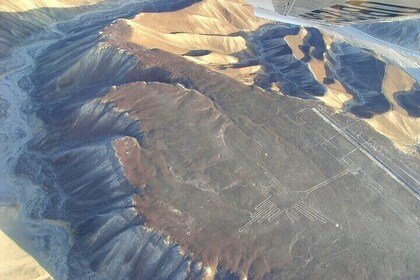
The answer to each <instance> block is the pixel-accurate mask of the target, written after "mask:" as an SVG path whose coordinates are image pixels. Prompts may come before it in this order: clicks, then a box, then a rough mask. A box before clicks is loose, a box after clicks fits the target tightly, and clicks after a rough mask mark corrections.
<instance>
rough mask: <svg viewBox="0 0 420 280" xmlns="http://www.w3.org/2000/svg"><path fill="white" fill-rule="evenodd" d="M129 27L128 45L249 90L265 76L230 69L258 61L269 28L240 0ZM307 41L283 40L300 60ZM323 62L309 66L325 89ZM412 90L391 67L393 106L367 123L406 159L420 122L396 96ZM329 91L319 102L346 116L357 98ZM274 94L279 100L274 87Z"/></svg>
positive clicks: (255, 68) (148, 18)
mask: <svg viewBox="0 0 420 280" xmlns="http://www.w3.org/2000/svg"><path fill="white" fill-rule="evenodd" d="M125 22H126V24H127V25H128V26H130V27H131V31H130V32H131V35H130V36H128V38H127V40H128V41H129V42H131V43H134V44H137V45H141V46H144V47H146V48H150V49H153V48H158V49H162V50H165V51H169V52H171V53H174V54H177V55H182V56H184V57H186V58H187V59H189V60H191V61H193V62H196V63H198V64H201V65H206V66H207V67H210V68H211V69H212V70H215V71H218V72H221V73H223V74H225V75H228V76H231V77H233V78H235V79H237V80H240V81H242V82H244V83H245V84H248V85H252V84H254V78H255V77H256V75H257V74H259V73H265V72H266V71H267V69H265V68H264V67H263V66H262V65H259V64H257V65H251V66H249V65H244V66H235V67H232V66H233V64H236V63H239V62H241V61H245V60H247V59H250V58H252V57H253V56H255V55H256V54H255V53H253V50H252V49H251V48H250V44H251V42H250V36H251V35H250V34H251V33H250V32H252V31H255V30H257V29H258V28H261V27H262V26H264V25H265V24H267V23H270V21H268V20H264V19H260V18H257V17H255V16H254V15H253V13H252V9H251V8H250V7H247V6H246V5H245V3H244V1H242V0H223V1H217V0H204V1H202V2H199V3H197V4H194V5H192V6H190V7H187V8H185V9H182V10H179V11H175V12H169V13H155V14H153V13H149V14H147V13H144V14H140V15H138V16H136V17H135V18H134V19H132V20H126V21H125ZM306 35H307V31H306V30H305V29H304V28H302V29H301V31H300V32H299V34H297V35H288V36H286V37H285V40H286V42H287V43H288V45H289V47H290V48H291V49H292V50H293V55H294V56H295V57H296V58H297V59H299V60H300V59H302V58H303V57H304V53H303V52H302V51H301V50H300V48H299V46H301V45H302V44H303V39H304V37H305V36H306ZM323 35H324V40H325V43H326V45H327V48H328V47H329V46H330V44H331V43H332V38H330V37H329V36H328V34H323ZM191 51H205V52H203V53H194V52H191ZM325 62H326V59H325V58H324V60H318V59H316V58H314V57H311V60H310V61H309V62H308V63H307V64H308V68H309V69H310V70H311V71H312V73H313V75H314V77H315V79H316V80H317V81H318V82H319V83H321V84H323V79H324V77H326V72H325ZM413 84H414V81H413V79H412V78H410V77H409V76H408V75H407V74H406V73H405V72H404V71H402V70H401V69H399V68H397V67H395V66H392V65H389V66H388V69H387V75H386V77H385V79H384V86H383V89H384V94H385V95H386V96H387V99H388V100H389V101H390V102H391V104H393V106H392V109H391V110H390V111H388V112H386V113H384V114H381V115H375V116H374V117H373V118H371V119H366V120H365V121H366V122H368V123H369V124H370V125H372V126H373V127H374V128H375V129H376V130H377V131H378V132H380V133H382V134H384V135H385V136H387V137H388V138H390V139H391V140H392V141H393V142H394V144H395V145H396V147H398V148H399V149H401V150H402V151H404V152H407V153H413V152H415V145H416V144H418V143H419V138H420V121H419V120H418V119H416V118H413V117H410V116H408V115H407V113H406V112H405V111H404V110H403V109H402V108H401V107H400V106H399V105H398V104H397V103H396V102H395V100H394V99H393V94H394V93H395V92H398V91H401V90H408V89H411V87H412V86H413ZM325 87H326V93H325V95H324V96H321V97H318V99H319V100H321V101H323V102H324V103H325V104H327V105H328V106H330V107H332V108H334V109H335V110H336V111H337V112H340V111H341V110H342V108H343V105H344V103H346V102H347V101H350V100H352V98H353V96H352V95H351V94H350V93H349V92H348V91H347V90H346V89H345V88H344V87H343V85H342V84H341V83H340V81H339V80H335V82H334V83H332V84H327V85H325ZM271 90H272V91H274V92H277V93H279V94H281V92H280V90H279V88H278V87H277V86H276V85H274V84H273V86H272V87H271Z"/></svg>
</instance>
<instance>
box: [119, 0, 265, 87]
mask: <svg viewBox="0 0 420 280" xmlns="http://www.w3.org/2000/svg"><path fill="white" fill-rule="evenodd" d="M127 23H128V25H129V26H131V27H132V36H131V37H130V38H129V41H130V42H132V43H135V44H138V45H142V46H144V47H147V48H159V49H162V50H166V51H169V52H172V53H175V54H178V55H184V56H185V57H186V58H188V59H190V60H191V61H194V62H196V63H199V64H203V65H207V66H209V67H211V68H212V69H213V70H217V71H219V72H223V73H224V74H227V75H229V76H233V77H235V78H238V79H240V80H244V79H246V78H247V77H248V76H249V75H252V74H254V73H256V72H258V71H259V70H260V68H261V67H260V66H259V65H255V66H249V67H241V68H237V69H233V68H231V67H224V66H225V65H230V64H233V63H237V62H239V61H240V60H241V58H243V57H244V55H245V54H239V53H240V52H245V53H249V50H248V41H247V36H246V32H251V31H254V30H256V29H258V28H260V27H261V26H263V25H264V24H266V23H269V21H268V20H265V19H260V18H257V17H255V16H254V15H253V12H252V9H251V8H250V7H249V6H246V5H245V3H244V1H242V0H225V1H218V0H205V1H202V2H199V3H197V4H194V5H192V6H190V7H187V8H185V9H181V10H179V11H175V12H169V13H156V14H153V13H142V14H140V15H138V16H136V17H135V18H134V19H133V20H128V21H127ZM157 23H158V24H157ZM190 51H207V53H205V54H204V55H189V54H188V53H189V52H190Z"/></svg>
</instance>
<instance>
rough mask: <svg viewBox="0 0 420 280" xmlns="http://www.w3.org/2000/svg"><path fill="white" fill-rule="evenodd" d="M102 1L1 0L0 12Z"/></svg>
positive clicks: (64, 6) (68, 6)
mask: <svg viewBox="0 0 420 280" xmlns="http://www.w3.org/2000/svg"><path fill="white" fill-rule="evenodd" d="M102 1H104V0H35V1H27V0H17V1H15V0H2V1H1V2H0V11H3V12H24V11H28V10H32V9H39V8H70V7H78V6H85V5H93V4H96V3H98V2H102Z"/></svg>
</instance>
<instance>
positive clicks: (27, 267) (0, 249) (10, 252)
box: [0, 207, 52, 280]
mask: <svg viewBox="0 0 420 280" xmlns="http://www.w3.org/2000/svg"><path fill="white" fill-rule="evenodd" d="M0 214H1V220H0V279H2V280H28V279H31V280H32V279H33V280H47V279H52V277H51V276H50V274H49V273H48V272H47V271H46V270H45V269H44V268H43V267H42V266H41V265H40V264H39V263H38V261H37V260H36V259H35V258H34V257H33V256H31V254H30V253H28V252H27V251H25V249H23V248H22V247H21V246H19V244H18V243H17V242H16V241H15V240H13V239H12V238H10V236H9V235H8V234H6V232H7V231H8V230H11V231H14V229H13V227H14V225H16V224H19V222H18V221H17V219H18V210H17V209H16V208H14V207H11V208H9V207H0ZM10 225H12V226H10Z"/></svg>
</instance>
